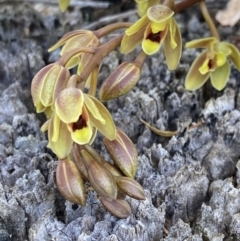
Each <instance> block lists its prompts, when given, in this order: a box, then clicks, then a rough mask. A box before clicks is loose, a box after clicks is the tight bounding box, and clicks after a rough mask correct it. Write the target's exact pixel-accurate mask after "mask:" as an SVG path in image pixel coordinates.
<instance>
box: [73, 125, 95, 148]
mask: <svg viewBox="0 0 240 241" xmlns="http://www.w3.org/2000/svg"><path fill="white" fill-rule="evenodd" d="M92 135H93V132H92V128H91V126H90V125H87V126H86V127H84V128H82V129H79V130H75V131H74V132H71V137H72V139H73V141H74V142H76V143H77V144H79V145H85V144H88V143H89V142H90V140H91V137H92Z"/></svg>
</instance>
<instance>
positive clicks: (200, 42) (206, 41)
mask: <svg viewBox="0 0 240 241" xmlns="http://www.w3.org/2000/svg"><path fill="white" fill-rule="evenodd" d="M217 41H218V40H217V39H216V38H215V37H209V38H201V39H195V40H192V41H190V42H188V43H186V48H209V47H210V46H211V44H213V43H214V42H217Z"/></svg>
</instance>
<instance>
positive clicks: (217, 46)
mask: <svg viewBox="0 0 240 241" xmlns="http://www.w3.org/2000/svg"><path fill="white" fill-rule="evenodd" d="M211 50H212V51H213V53H215V54H218V53H221V54H224V55H226V56H227V55H229V54H231V52H232V51H231V49H230V48H229V47H228V45H227V43H226V42H216V43H213V44H212V45H211Z"/></svg>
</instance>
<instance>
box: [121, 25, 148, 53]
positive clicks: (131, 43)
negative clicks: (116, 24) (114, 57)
mask: <svg viewBox="0 0 240 241" xmlns="http://www.w3.org/2000/svg"><path fill="white" fill-rule="evenodd" d="M143 35H144V29H142V30H141V31H139V32H137V33H135V34H133V35H130V36H128V35H126V34H125V35H124V36H123V39H122V42H121V46H120V52H121V53H122V54H128V53H130V52H132V51H133V50H134V49H135V48H136V47H137V46H138V45H139V44H140V43H141V42H142V39H143Z"/></svg>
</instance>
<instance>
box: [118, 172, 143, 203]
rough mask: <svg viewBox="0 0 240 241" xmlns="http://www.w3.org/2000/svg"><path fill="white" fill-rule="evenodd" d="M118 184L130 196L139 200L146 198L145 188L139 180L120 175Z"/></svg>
mask: <svg viewBox="0 0 240 241" xmlns="http://www.w3.org/2000/svg"><path fill="white" fill-rule="evenodd" d="M117 186H118V188H119V189H120V190H121V191H122V192H124V193H125V194H127V195H128V196H130V197H132V198H135V199H138V200H145V196H144V191H143V188H142V187H141V185H140V184H139V183H138V182H137V181H135V180H133V179H132V178H129V177H118V178H117Z"/></svg>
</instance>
